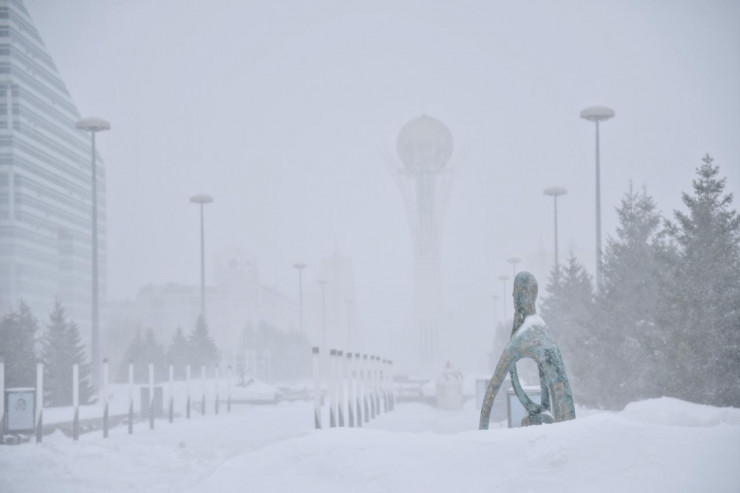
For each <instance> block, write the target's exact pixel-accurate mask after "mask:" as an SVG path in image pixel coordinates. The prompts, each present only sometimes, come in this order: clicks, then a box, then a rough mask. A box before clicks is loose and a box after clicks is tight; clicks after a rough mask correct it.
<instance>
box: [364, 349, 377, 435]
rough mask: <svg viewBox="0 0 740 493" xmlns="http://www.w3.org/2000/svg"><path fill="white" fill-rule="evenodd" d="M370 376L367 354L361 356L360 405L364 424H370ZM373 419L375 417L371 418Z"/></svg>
mask: <svg viewBox="0 0 740 493" xmlns="http://www.w3.org/2000/svg"><path fill="white" fill-rule="evenodd" d="M369 382H370V375H369V374H368V364H367V354H363V355H362V405H363V410H364V412H365V414H364V416H365V423H368V422H370V396H369V393H370V392H369V391H370V388H369ZM372 417H373V418H374V417H375V415H373V416H372Z"/></svg>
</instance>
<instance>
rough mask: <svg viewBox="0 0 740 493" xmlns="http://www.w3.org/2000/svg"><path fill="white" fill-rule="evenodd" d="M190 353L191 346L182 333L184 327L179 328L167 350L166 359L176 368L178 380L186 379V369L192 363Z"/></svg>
mask: <svg viewBox="0 0 740 493" xmlns="http://www.w3.org/2000/svg"><path fill="white" fill-rule="evenodd" d="M190 353H191V350H190V344H189V343H188V340H187V338H186V337H185V334H184V333H183V331H182V327H178V328H177V331H176V332H175V335H174V336H173V338H172V343H171V344H170V347H169V349H168V350H167V358H166V359H167V362H168V363H170V364H172V365H173V366H174V370H175V376H176V378H184V377H185V367H186V366H187V365H188V364H190V363H191V362H190V360H191V355H190ZM191 368H192V367H191ZM191 371H192V370H191Z"/></svg>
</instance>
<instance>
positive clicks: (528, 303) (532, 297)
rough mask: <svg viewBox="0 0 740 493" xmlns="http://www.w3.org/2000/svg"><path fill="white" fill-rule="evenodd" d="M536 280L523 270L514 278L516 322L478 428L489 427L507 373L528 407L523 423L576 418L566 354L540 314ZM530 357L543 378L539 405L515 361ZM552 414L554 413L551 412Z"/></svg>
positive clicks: (488, 392)
mask: <svg viewBox="0 0 740 493" xmlns="http://www.w3.org/2000/svg"><path fill="white" fill-rule="evenodd" d="M537 290H538V288H537V280H536V279H535V277H534V276H533V275H532V274H530V273H529V272H520V273H518V274H517V276H516V279H515V280H514V292H513V297H514V324H513V327H512V330H511V339H510V340H509V343H508V344H507V345H506V348H505V349H504V352H503V354H502V355H501V358H500V359H499V361H498V364H497V365H496V370H495V371H494V373H493V377H491V381H490V382H489V383H488V388H487V389H486V396H485V398H484V399H483V406H482V407H481V411H480V425H479V429H481V430H487V429H488V422H489V420H490V417H491V407H492V406H493V400H494V399H495V397H496V394H497V393H498V391H499V389H500V388H501V385H502V384H503V383H504V379H505V378H506V375H507V374H508V375H510V376H511V385H512V387H513V388H514V392H515V393H516V395H517V397H518V398H519V402H521V403H522V405H523V406H524V408H525V409H526V410H527V413H528V415H527V416H526V417H525V418H524V419H523V420H522V425H524V426H527V425H535V424H543V423H552V422H553V421H556V422H558V421H566V420H569V419H575V417H576V410H575V407H574V406H573V396H572V394H571V390H570V384H569V383H568V375H567V374H566V373H565V365H564V364H563V357H562V356H561V354H560V349H558V346H557V344H555V339H553V337H552V335H551V334H550V330H549V329H548V328H547V325H546V324H545V322H544V321H543V320H542V318H540V317H539V316H538V315H537V312H536V310H535V301H536V300H537ZM522 358H531V359H533V360H534V361H535V363H537V369H538V370H539V377H540V389H541V392H540V396H541V399H540V404H538V403H536V402H534V401H532V399H530V398H529V396H528V395H527V394H526V393H525V392H524V390H523V389H522V386H521V384H520V383H519V377H518V375H517V372H516V363H517V361H519V360H520V359H522ZM548 413H551V414H548Z"/></svg>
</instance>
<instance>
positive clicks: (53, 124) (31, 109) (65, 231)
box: [0, 0, 106, 342]
mask: <svg viewBox="0 0 740 493" xmlns="http://www.w3.org/2000/svg"><path fill="white" fill-rule="evenodd" d="M79 119H80V115H79V113H78V111H77V108H76V107H75V105H74V103H73V102H72V98H71V97H70V95H69V92H68V91H67V88H66V87H65V85H64V82H63V81H62V79H61V77H60V76H59V73H58V72H57V69H56V67H55V65H54V62H53V60H52V59H51V57H50V56H49V54H48V53H47V52H46V48H45V46H44V43H43V41H42V40H41V36H40V35H39V33H38V31H37V30H36V28H35V27H34V25H33V22H32V19H31V18H30V16H29V14H28V11H27V10H26V8H25V6H24V5H23V2H22V1H21V0H0V315H3V314H5V313H7V312H8V310H10V309H11V308H14V307H17V306H18V303H19V302H20V301H21V300H23V301H25V302H26V304H28V305H29V306H30V307H31V309H32V311H33V312H34V314H36V316H37V317H38V318H39V319H40V321H41V322H42V326H43V325H44V324H45V323H46V320H48V314H49V312H50V311H51V309H52V307H53V305H54V301H55V300H56V299H59V300H60V301H61V302H62V303H63V304H64V307H65V308H66V310H67V314H68V316H69V317H70V318H71V319H72V320H74V321H75V322H76V323H77V325H78V327H79V328H80V330H81V334H82V335H83V337H84V338H85V340H87V338H88V337H89V333H90V331H89V328H90V325H91V304H92V301H91V297H92V295H91V292H92V291H91V290H92V287H91V284H92V282H91V281H92V259H91V256H92V245H91V242H92V200H91V190H92V184H91V179H92V169H91V144H90V135H89V134H88V133H86V132H83V131H80V130H76V129H75V122H77V121H78V120H79ZM97 167H98V169H97V179H98V200H97V202H98V245H99V264H100V271H99V272H100V293H101V300H103V299H105V278H106V275H105V272H106V270H105V252H106V230H105V186H104V181H105V170H104V166H103V161H102V159H101V158H100V157H99V156H98V157H97ZM88 342H89V341H88Z"/></svg>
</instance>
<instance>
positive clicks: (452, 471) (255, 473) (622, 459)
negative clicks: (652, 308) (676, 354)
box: [0, 398, 740, 493]
mask: <svg viewBox="0 0 740 493" xmlns="http://www.w3.org/2000/svg"><path fill="white" fill-rule="evenodd" d="M477 422H478V410H477V409H476V408H475V404H474V401H473V400H468V402H467V403H466V406H465V407H464V409H462V410H460V411H441V410H438V409H435V408H432V407H430V406H427V405H425V404H411V403H409V404H398V405H397V407H396V410H395V411H394V412H392V413H388V414H384V415H381V416H380V417H378V418H377V419H375V420H374V421H373V422H371V423H369V424H368V425H366V426H365V427H364V428H361V429H348V428H343V429H338V428H335V429H328V430H320V431H315V430H313V429H312V427H313V417H312V409H311V404H310V403H308V402H302V401H298V402H281V403H278V404H276V405H239V406H234V408H233V409H232V412H231V413H230V414H225V413H223V412H222V414H220V415H219V416H214V415H212V414H210V415H209V414H207V415H206V416H200V415H198V414H197V413H196V414H193V418H192V419H191V420H189V421H188V420H185V419H183V418H181V417H180V418H178V419H177V420H176V421H175V423H173V424H169V423H167V422H166V421H162V420H160V421H157V423H156V427H155V429H154V430H149V429H148V426H147V424H146V423H137V425H136V428H135V432H134V434H133V435H128V434H127V431H126V428H125V427H120V426H119V427H117V428H114V429H112V430H111V432H110V437H109V438H108V439H107V440H103V438H102V434H101V433H100V432H99V431H95V432H92V433H87V434H84V435H82V436H81V437H80V440H79V442H73V441H72V440H71V439H70V438H68V437H66V436H65V435H63V434H62V433H61V432H55V433H54V434H52V435H50V436H46V437H45V438H44V442H43V443H42V444H35V443H24V444H21V445H14V446H0V492H35V493H41V492H70V493H74V492H99V491H107V492H120V491H137V492H138V491H150V492H170V491H172V492H179V491H187V492H219V493H228V492H237V491H238V492H244V491H255V492H270V491H301V492H312V491H316V492H319V491H320V492H349V491H352V492H355V491H357V492H386V491H388V492H415V491H423V492H425V493H431V492H440V493H442V492H444V493H450V492H455V491H471V490H481V489H485V490H487V491H515V492H527V491H547V492H548V493H549V492H554V491H569V492H570V491H588V492H592V491H607V492H609V491H650V492H653V491H670V492H684V491H687V492H688V491H691V492H694V491H712V492H735V493H736V492H738V491H740V467H738V465H739V464H740V410H738V409H719V408H713V407H709V406H702V405H696V404H690V403H686V402H683V401H679V400H675V399H669V398H663V399H656V400H651V401H644V402H639V403H633V404H631V405H629V406H628V407H627V408H626V409H625V410H624V411H622V412H618V413H609V412H589V411H586V410H582V409H579V415H578V419H576V420H575V421H571V422H567V423H561V424H556V425H549V426H541V427H530V428H518V429H507V428H505V427H504V425H503V423H500V424H498V425H492V427H491V429H490V430H488V431H485V432H481V431H477V429H476V428H477Z"/></svg>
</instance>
